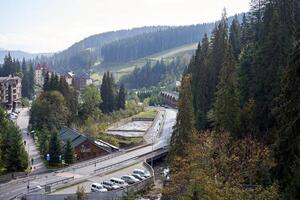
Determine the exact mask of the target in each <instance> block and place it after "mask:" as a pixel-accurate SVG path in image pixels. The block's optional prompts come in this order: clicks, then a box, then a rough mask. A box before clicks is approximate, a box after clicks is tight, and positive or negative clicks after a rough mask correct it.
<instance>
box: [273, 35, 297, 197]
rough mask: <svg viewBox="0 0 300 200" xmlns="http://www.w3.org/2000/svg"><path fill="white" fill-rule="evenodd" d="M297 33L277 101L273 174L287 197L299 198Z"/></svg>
mask: <svg viewBox="0 0 300 200" xmlns="http://www.w3.org/2000/svg"><path fill="white" fill-rule="evenodd" d="M299 72H300V35H299V37H298V41H297V45H296V48H295V50H294V52H293V54H292V55H291V56H290V59H289V64H288V67H287V69H286V72H285V75H284V79H283V85H282V91H281V94H280V96H279V97H278V99H277V101H276V107H275V108H274V114H275V116H276V119H277V124H278V127H277V128H276V130H277V142H276V149H275V157H276V159H277V167H276V177H277V178H278V180H279V182H280V185H281V187H282V189H283V190H284V191H285V193H286V195H287V197H288V199H299V198H300V183H299V179H300V173H299V168H300V134H299V130H300V118H299V116H300V104H299V102H300V73H299Z"/></svg>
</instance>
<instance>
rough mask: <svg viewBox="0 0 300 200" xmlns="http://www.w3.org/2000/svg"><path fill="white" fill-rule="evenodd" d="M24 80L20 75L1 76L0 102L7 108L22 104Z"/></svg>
mask: <svg viewBox="0 0 300 200" xmlns="http://www.w3.org/2000/svg"><path fill="white" fill-rule="evenodd" d="M21 82H22V80H21V78H19V77H12V76H8V77H0V104H1V105H2V106H3V107H6V108H7V109H11V108H15V107H16V106H18V105H20V104H21V98H22V84H21Z"/></svg>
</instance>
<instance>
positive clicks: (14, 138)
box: [6, 123, 28, 172]
mask: <svg viewBox="0 0 300 200" xmlns="http://www.w3.org/2000/svg"><path fill="white" fill-rule="evenodd" d="M7 131H9V134H7V136H8V146H7V147H6V149H7V150H6V154H7V155H6V168H7V170H8V171H10V172H16V171H24V170H25V169H26V168H27V166H28V156H27V153H26V151H25V148H24V144H23V139H22V137H21V134H20V131H19V130H18V128H17V127H16V126H15V125H14V124H12V123H10V124H9V126H8V127H7Z"/></svg>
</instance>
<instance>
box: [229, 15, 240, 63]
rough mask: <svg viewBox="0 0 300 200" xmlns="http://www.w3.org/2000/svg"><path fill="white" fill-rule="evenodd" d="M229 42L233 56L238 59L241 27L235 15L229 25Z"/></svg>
mask: <svg viewBox="0 0 300 200" xmlns="http://www.w3.org/2000/svg"><path fill="white" fill-rule="evenodd" d="M229 43H230V45H231V47H232V52H233V56H234V58H235V59H236V60H238V57H239V55H240V53H241V27H240V23H239V20H238V18H237V15H236V16H235V17H234V19H233V21H232V24H231V26H230V34H229Z"/></svg>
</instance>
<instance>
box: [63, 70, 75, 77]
mask: <svg viewBox="0 0 300 200" xmlns="http://www.w3.org/2000/svg"><path fill="white" fill-rule="evenodd" d="M73 76H75V74H74V72H72V71H71V72H67V73H66V74H65V77H68V78H73Z"/></svg>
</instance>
